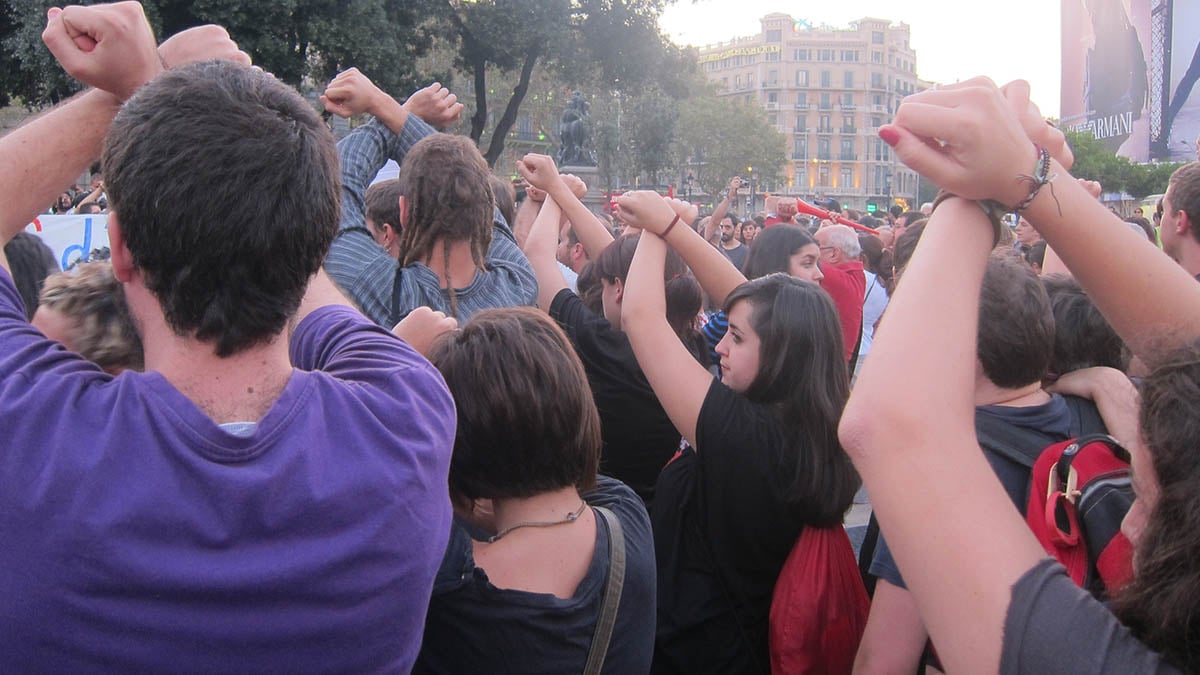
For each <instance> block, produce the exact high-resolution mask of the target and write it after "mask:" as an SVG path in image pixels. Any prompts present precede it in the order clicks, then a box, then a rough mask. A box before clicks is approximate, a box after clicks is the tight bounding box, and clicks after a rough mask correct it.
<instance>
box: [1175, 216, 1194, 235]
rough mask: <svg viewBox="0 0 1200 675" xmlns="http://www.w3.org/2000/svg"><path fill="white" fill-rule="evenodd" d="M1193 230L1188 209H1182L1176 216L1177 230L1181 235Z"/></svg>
mask: <svg viewBox="0 0 1200 675" xmlns="http://www.w3.org/2000/svg"><path fill="white" fill-rule="evenodd" d="M1191 230H1192V221H1191V219H1189V218H1188V214H1187V211H1180V212H1179V215H1178V216H1177V217H1176V218H1175V231H1176V232H1177V233H1179V234H1180V235H1186V234H1187V233H1188V232H1190V231H1191Z"/></svg>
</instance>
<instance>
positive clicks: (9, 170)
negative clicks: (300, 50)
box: [0, 2, 250, 258]
mask: <svg viewBox="0 0 1200 675" xmlns="http://www.w3.org/2000/svg"><path fill="white" fill-rule="evenodd" d="M42 40H43V41H44V42H45V43H46V46H47V47H48V48H49V49H50V52H51V53H52V54H54V56H55V58H56V59H58V60H59V62H60V63H61V64H62V66H63V68H64V70H66V71H67V72H68V73H69V74H70V75H71V76H73V77H75V78H76V79H78V80H79V81H81V82H83V83H85V84H88V85H91V86H93V87H96V88H95V89H93V90H91V91H87V92H85V93H83V94H80V95H78V96H76V97H74V98H72V99H71V100H70V101H68V102H66V103H63V104H61V105H58V106H56V107H54V108H53V109H51V110H50V111H49V112H47V113H45V114H44V115H41V116H39V117H37V118H36V119H34V120H33V121H31V122H29V123H27V124H25V125H24V126H22V127H20V128H18V129H17V130H15V131H13V132H11V133H9V134H8V135H7V136H5V137H4V138H3V139H0V157H3V161H2V162H0V204H3V206H2V207H0V209H2V210H0V244H3V243H7V242H8V241H9V240H10V239H12V237H14V236H16V234H17V233H18V232H20V231H21V230H23V229H25V226H26V225H28V224H29V222H30V221H31V220H32V219H33V218H34V217H35V216H36V215H37V214H38V212H39V211H40V210H41V209H42V207H43V206H45V204H47V203H49V202H51V201H53V199H54V198H55V197H56V196H57V195H58V193H59V192H61V191H62V188H63V186H65V185H69V184H70V183H71V182H72V181H73V180H75V178H76V177H77V176H78V175H79V174H80V173H82V172H83V171H84V169H86V168H87V167H88V166H89V165H90V164H91V163H92V162H94V161H95V160H96V158H98V157H99V156H100V147H101V144H102V142H103V140H104V135H105V134H106V133H107V132H108V127H109V125H110V124H111V123H112V120H113V117H115V116H116V114H117V111H118V109H119V108H120V104H121V102H122V101H123V100H125V99H126V98H128V97H129V96H130V95H131V94H132V93H133V92H134V91H136V90H137V89H138V88H139V87H141V86H142V85H143V84H145V83H146V82H148V81H150V80H151V79H153V78H154V77H155V76H157V75H158V73H159V72H161V70H162V68H163V67H164V66H165V67H172V66H176V65H180V64H183V63H187V62H190V61H196V60H201V59H209V58H222V59H229V60H233V61H238V62H240V63H246V64H249V62H250V59H249V57H247V56H246V55H245V54H244V53H242V52H240V51H238V48H237V45H236V44H235V43H234V42H233V41H232V40H230V39H229V35H228V33H226V32H225V30H224V29H223V28H220V27H218V26H200V27H197V28H192V29H190V30H187V31H183V32H182V33H179V34H178V35H176V36H174V37H172V38H170V39H169V40H167V41H165V42H163V44H162V45H161V46H160V47H158V48H157V50H156V48H155V44H154V35H153V33H151V31H150V26H149V24H147V23H146V17H145V15H144V14H143V13H142V8H141V5H139V4H138V3H136V2H122V3H118V4H115V5H93V6H91V7H67V8H66V9H62V10H60V9H58V8H52V9H51V10H49V12H48V13H47V22H46V29H45V31H44V32H43V33H42ZM0 258H2V254H0Z"/></svg>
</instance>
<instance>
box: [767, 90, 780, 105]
mask: <svg viewBox="0 0 1200 675" xmlns="http://www.w3.org/2000/svg"><path fill="white" fill-rule="evenodd" d="M778 102H779V94H777V93H775V92H771V93H769V94H767V103H778Z"/></svg>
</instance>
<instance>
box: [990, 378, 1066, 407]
mask: <svg viewBox="0 0 1200 675" xmlns="http://www.w3.org/2000/svg"><path fill="white" fill-rule="evenodd" d="M1049 400H1050V394H1047V393H1046V392H1045V390H1043V389H1042V383H1041V382H1034V383H1032V384H1027V385H1025V386H1024V387H1018V388H1017V389H1002V388H1000V387H997V386H996V385H995V384H992V382H991V381H990V380H988V379H987V378H986V377H977V378H976V379H975V405H976V406H983V405H1002V406H1005V407H1008V408H1029V407H1032V406H1035V405H1042V404H1043V403H1046V402H1047V401H1049Z"/></svg>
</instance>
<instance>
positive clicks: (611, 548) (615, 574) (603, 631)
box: [583, 506, 625, 675]
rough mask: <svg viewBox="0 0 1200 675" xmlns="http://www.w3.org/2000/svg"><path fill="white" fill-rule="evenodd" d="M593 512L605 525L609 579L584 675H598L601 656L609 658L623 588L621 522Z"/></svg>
mask: <svg viewBox="0 0 1200 675" xmlns="http://www.w3.org/2000/svg"><path fill="white" fill-rule="evenodd" d="M592 511H593V512H594V513H595V514H596V515H597V516H599V518H600V519H601V520H603V521H604V522H605V524H607V525H608V580H607V581H606V582H605V584H604V599H603V600H601V601H600V618H599V619H598V620H597V621H596V633H595V634H594V635H593V636H592V646H591V647H590V648H589V649H588V658H587V665H585V666H584V668H583V675H600V671H601V670H603V668H604V657H605V656H607V655H608V643H609V641H610V640H611V639H612V632H613V627H614V626H615V625H616V623H617V609H618V608H619V606H620V604H621V591H622V589H624V587H625V532H624V530H623V529H622V528H621V521H620V520H618V519H617V516H616V515H614V514H613V512H612V511H609V510H608V509H606V508H604V507H603V506H593V507H592Z"/></svg>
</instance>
